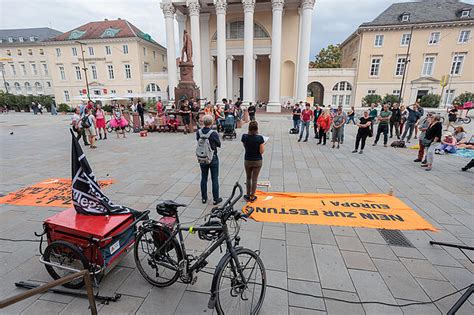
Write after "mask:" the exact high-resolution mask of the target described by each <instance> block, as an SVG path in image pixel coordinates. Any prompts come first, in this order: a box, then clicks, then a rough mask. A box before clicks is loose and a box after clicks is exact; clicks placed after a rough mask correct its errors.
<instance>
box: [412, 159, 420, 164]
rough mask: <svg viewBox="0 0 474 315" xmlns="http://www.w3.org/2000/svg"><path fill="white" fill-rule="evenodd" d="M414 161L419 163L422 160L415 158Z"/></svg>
mask: <svg viewBox="0 0 474 315" xmlns="http://www.w3.org/2000/svg"><path fill="white" fill-rule="evenodd" d="M413 162H415V163H418V162H421V160H420V159H416V160H414V161H413Z"/></svg>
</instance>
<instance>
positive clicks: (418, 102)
mask: <svg viewBox="0 0 474 315" xmlns="http://www.w3.org/2000/svg"><path fill="white" fill-rule="evenodd" d="M415 105H416V108H418V111H419V112H420V118H419V119H418V120H417V121H416V124H415V136H414V137H413V139H416V138H417V137H418V124H419V123H420V120H421V118H423V115H424V114H425V110H424V109H423V107H421V105H420V100H418V101H417V102H416V103H415Z"/></svg>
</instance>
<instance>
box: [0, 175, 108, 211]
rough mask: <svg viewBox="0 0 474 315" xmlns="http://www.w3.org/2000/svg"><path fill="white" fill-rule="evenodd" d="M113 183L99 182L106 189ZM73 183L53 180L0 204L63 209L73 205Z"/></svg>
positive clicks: (13, 195) (0, 200)
mask: <svg viewBox="0 0 474 315" xmlns="http://www.w3.org/2000/svg"><path fill="white" fill-rule="evenodd" d="M112 183H113V181H112V180H103V181H99V184H100V187H102V188H104V187H107V186H109V185H111V184H112ZM71 186H72V182H71V180H70V179H66V178H51V179H47V180H45V181H42V182H40V183H37V184H35V185H33V186H28V187H26V188H23V189H20V190H19V191H16V192H12V193H9V194H8V195H6V196H3V197H0V204H2V203H7V204H11V205H17V206H39V207H63V208H69V207H71V205H72V191H71Z"/></svg>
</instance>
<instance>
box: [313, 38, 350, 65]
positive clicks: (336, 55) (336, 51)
mask: <svg viewBox="0 0 474 315" xmlns="http://www.w3.org/2000/svg"><path fill="white" fill-rule="evenodd" d="M341 61H342V52H341V48H340V47H339V44H338V45H329V46H328V47H326V48H323V49H321V51H320V52H319V54H317V55H316V57H315V60H314V61H310V63H309V66H310V68H340V67H341Z"/></svg>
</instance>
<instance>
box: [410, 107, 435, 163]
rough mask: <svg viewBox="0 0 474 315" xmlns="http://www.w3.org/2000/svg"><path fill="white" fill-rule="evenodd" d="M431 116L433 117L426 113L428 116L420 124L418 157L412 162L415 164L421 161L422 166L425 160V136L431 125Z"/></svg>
mask: <svg viewBox="0 0 474 315" xmlns="http://www.w3.org/2000/svg"><path fill="white" fill-rule="evenodd" d="M432 116H433V115H432V114H431V113H428V115H426V118H425V119H424V120H423V121H422V122H421V124H420V137H419V138H418V146H419V149H418V157H417V158H416V159H415V160H414V161H413V162H415V163H417V162H421V161H423V162H422V164H426V159H425V160H423V157H424V156H425V134H426V130H427V129H428V127H429V125H430V123H431V117H432Z"/></svg>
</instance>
